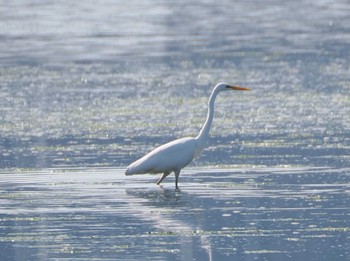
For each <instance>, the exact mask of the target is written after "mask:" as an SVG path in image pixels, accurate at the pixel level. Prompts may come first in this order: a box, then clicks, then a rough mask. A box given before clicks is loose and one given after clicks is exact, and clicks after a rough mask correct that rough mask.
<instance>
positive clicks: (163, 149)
mask: <svg viewBox="0 0 350 261" xmlns="http://www.w3.org/2000/svg"><path fill="white" fill-rule="evenodd" d="M228 90H236V91H249V90H250V89H249V88H244V87H239V86H232V85H228V84H225V83H219V84H217V85H216V86H215V88H214V89H213V91H212V93H211V95H210V98H209V102H208V114H207V119H206V121H205V123H204V125H203V127H202V129H201V130H200V132H199V134H198V136H197V137H195V138H193V137H186V138H181V139H177V140H174V141H171V142H168V143H166V144H164V145H161V146H159V147H157V148H155V149H154V150H152V151H151V152H149V153H148V154H146V155H145V156H143V157H142V158H140V159H138V160H136V161H135V162H133V163H131V164H130V165H129V166H128V167H127V169H126V171H125V175H134V174H145V173H163V175H162V176H161V177H160V179H159V180H158V182H157V185H159V184H160V183H161V182H162V181H163V179H164V178H166V177H167V176H168V175H169V174H170V173H171V172H174V173H175V187H176V189H178V180H179V175H180V171H181V169H182V168H184V167H185V166H187V165H188V164H189V163H190V162H191V161H192V160H193V159H194V158H196V157H198V156H199V155H200V154H201V152H202V151H203V149H204V148H205V146H206V144H207V140H208V138H209V130H210V126H211V123H212V121H213V117H214V102H215V98H216V96H217V95H218V93H219V92H221V91H228Z"/></svg>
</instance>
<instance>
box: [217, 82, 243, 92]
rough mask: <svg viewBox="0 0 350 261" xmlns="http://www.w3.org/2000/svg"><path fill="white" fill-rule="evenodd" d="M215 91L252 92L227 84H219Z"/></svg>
mask: <svg viewBox="0 0 350 261" xmlns="http://www.w3.org/2000/svg"><path fill="white" fill-rule="evenodd" d="M215 89H216V90H217V91H219V92H221V91H230V90H234V91H250V89H249V88H245V87H239V86H235V85H229V84H227V83H219V84H217V85H216V86H215Z"/></svg>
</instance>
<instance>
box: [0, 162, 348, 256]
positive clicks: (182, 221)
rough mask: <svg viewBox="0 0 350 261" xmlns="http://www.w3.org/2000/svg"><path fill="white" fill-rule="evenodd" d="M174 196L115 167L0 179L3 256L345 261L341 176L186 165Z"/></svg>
mask: <svg viewBox="0 0 350 261" xmlns="http://www.w3.org/2000/svg"><path fill="white" fill-rule="evenodd" d="M185 173H186V174H183V176H182V177H181V190H174V184H173V178H172V179H169V181H168V182H165V183H164V185H163V187H158V186H157V185H155V184H154V183H155V180H156V178H155V177H154V176H151V175H142V176H133V177H131V178H130V177H125V176H124V174H123V170H121V169H110V168H99V169H92V168H87V169H59V170H58V169H48V170H36V171H11V172H3V173H1V175H2V177H3V180H2V182H1V183H2V184H1V185H2V186H3V192H2V194H1V209H0V214H1V222H2V226H1V230H2V236H1V245H2V248H1V249H2V253H3V256H5V257H8V258H9V259H12V258H13V257H15V259H19V260H22V259H26V260H28V259H32V260H48V259H55V260H57V259H59V260H61V259H63V260H68V259H74V260H80V259H82V260H84V259H87V258H88V259H93V258H97V259H99V260H107V259H113V260H115V259H123V260H135V259H136V260H137V259H142V258H144V257H145V256H146V257H147V258H150V259H152V260H192V259H195V260H232V259H239V260H252V259H258V260H280V259H282V258H289V259H291V260H304V259H306V258H307V259H308V260H330V259H332V260H345V259H347V258H349V257H350V244H349V242H350V241H349V235H350V227H349V203H350V201H349V192H350V186H349V184H350V182H349V181H350V176H349V169H337V170H334V169H332V168H285V169H284V168H269V169H268V168H262V169H258V168H254V169H252V168H244V169H230V170H223V169H212V168H210V169H204V168H189V169H187V170H186V171H185Z"/></svg>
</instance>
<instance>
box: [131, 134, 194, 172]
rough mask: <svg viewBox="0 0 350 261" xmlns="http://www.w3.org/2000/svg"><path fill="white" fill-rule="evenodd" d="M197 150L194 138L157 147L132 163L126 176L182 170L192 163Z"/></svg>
mask: <svg viewBox="0 0 350 261" xmlns="http://www.w3.org/2000/svg"><path fill="white" fill-rule="evenodd" d="M195 150H196V141H195V139H194V138H182V139H178V140H174V141H172V142H169V143H166V144H164V145H161V146H159V147H157V148H156V149H154V150H152V151H151V152H149V153H148V154H146V155H145V156H143V157H142V158H141V159H139V160H137V161H135V162H134V163H132V164H131V165H130V166H129V167H128V168H127V171H126V174H127V175H128V174H129V175H131V174H138V173H161V172H167V171H174V170H176V169H182V168H183V167H185V166H186V165H188V164H189V163H190V162H191V161H192V159H193V158H194V155H195Z"/></svg>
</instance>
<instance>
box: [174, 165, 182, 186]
mask: <svg viewBox="0 0 350 261" xmlns="http://www.w3.org/2000/svg"><path fill="white" fill-rule="evenodd" d="M180 171H181V170H180V169H179V170H175V188H176V189H179V186H178V185H177V183H178V182H179V176H180Z"/></svg>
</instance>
